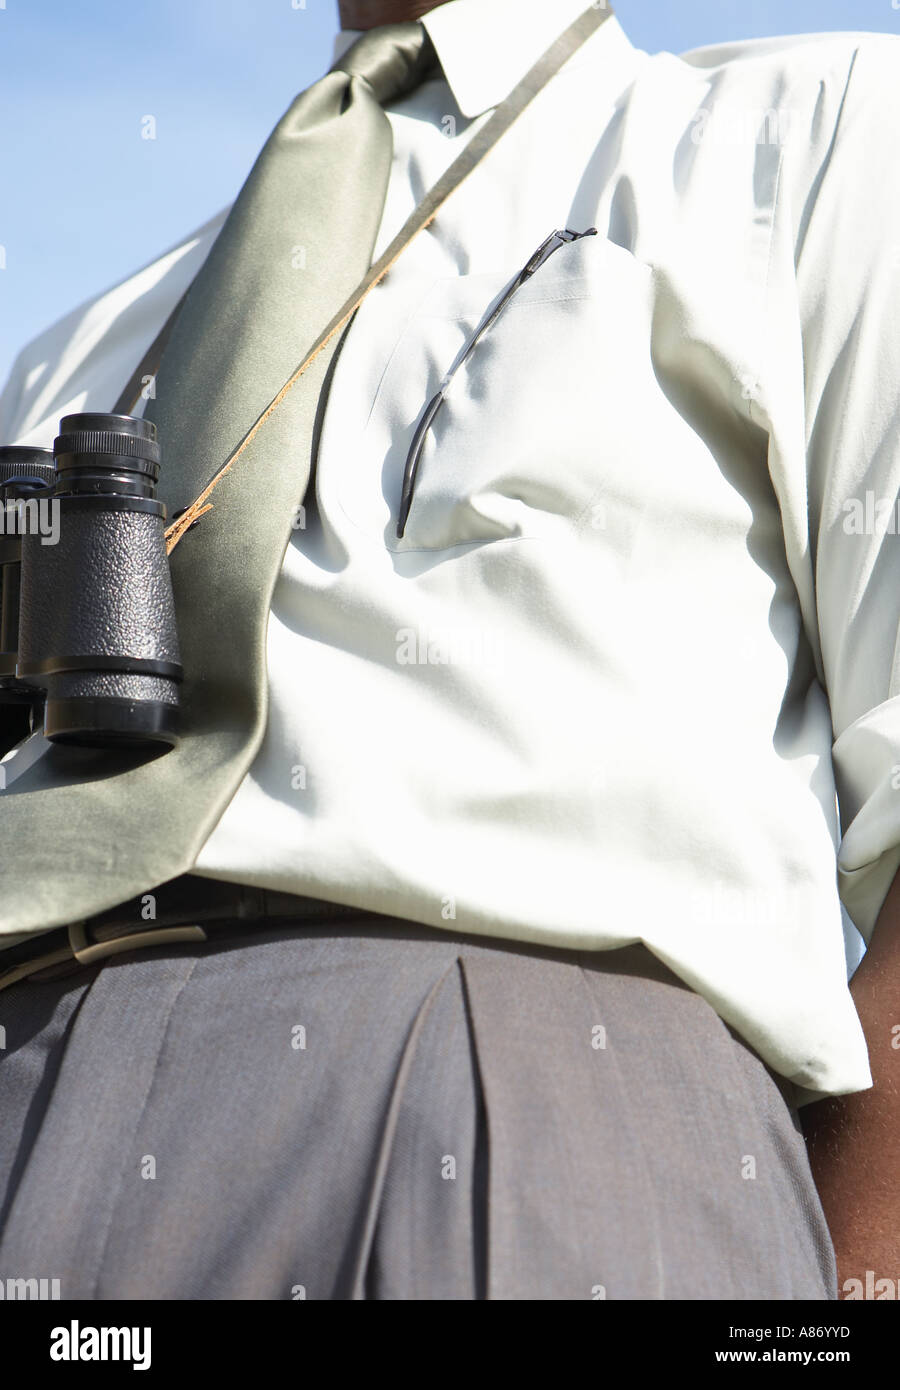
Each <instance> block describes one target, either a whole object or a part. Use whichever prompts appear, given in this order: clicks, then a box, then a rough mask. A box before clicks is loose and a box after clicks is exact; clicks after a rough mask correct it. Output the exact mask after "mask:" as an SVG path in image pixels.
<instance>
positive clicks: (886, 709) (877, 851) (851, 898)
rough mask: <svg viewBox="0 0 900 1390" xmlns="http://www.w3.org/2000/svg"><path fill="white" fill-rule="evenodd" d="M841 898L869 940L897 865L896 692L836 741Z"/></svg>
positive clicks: (899, 706) (899, 699)
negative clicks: (839, 813)
mask: <svg viewBox="0 0 900 1390" xmlns="http://www.w3.org/2000/svg"><path fill="white" fill-rule="evenodd" d="M832 757H833V761H834V771H835V781H836V785H837V792H838V802H839V804H840V810H841V825H842V826H843V827H845V829H844V833H843V838H842V839H841V846H840V850H839V852H838V883H839V890H840V895H841V900H842V902H843V903H844V906H845V907H846V909H847V911H848V912H849V914H850V916H851V917H852V919H853V922H854V923H855V925H856V926H857V928H858V929H859V931H860V932H861V934H862V935H863V937H864V938H865V940H866V941H867V942H868V941H869V939H870V938H871V935H872V932H873V930H874V928H875V923H876V921H877V920H878V914H879V912H880V911H881V908H882V904H883V903H884V900H885V898H886V897H887V894H888V890H889V888H890V886H891V884H892V883H893V881H894V877H895V875H896V873H897V869H898V867H900V695H898V696H894V697H893V698H892V699H890V700H885V702H884V703H883V704H881V705H876V706H875V708H874V709H872V710H869V711H868V712H867V713H866V714H864V715H862V716H861V718H859V719H857V720H856V721H855V723H853V724H851V725H849V727H848V728H846V729H845V730H844V731H843V733H842V734H841V735H840V737H839V738H838V739H837V740H836V741H835V743H834V746H833V750H832Z"/></svg>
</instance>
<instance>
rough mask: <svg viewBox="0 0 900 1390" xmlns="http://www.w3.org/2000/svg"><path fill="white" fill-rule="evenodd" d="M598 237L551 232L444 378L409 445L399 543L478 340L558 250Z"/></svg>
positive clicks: (594, 231) (593, 232) (592, 232)
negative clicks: (434, 431)
mask: <svg viewBox="0 0 900 1390" xmlns="http://www.w3.org/2000/svg"><path fill="white" fill-rule="evenodd" d="M596 235H597V228H596V227H589V228H588V229H587V231H585V232H571V231H569V230H568V228H566V229H565V230H564V231H556V232H551V233H550V235H549V236H548V237H547V239H546V240H545V241H542V242H541V244H540V246H539V247H538V249H537V250H536V251H535V253H534V255H533V256H531V258H530V259H529V260H528V261H527V262H526V263H525V265H524V266H523V267H522V269H521V270H520V271H519V273H518V275H517V276H516V278H515V279H514V280H513V282H512V284H511V285H510V286H509V287H508V289H507V290H506V291H505V293H504V294H503V295H502V296H501V298H500V299H499V300H498V301H497V303H496V304H495V305H494V307H493V309H492V310H491V311H490V313H489V314H487V315H486V316H485V317H484V319H482V321H481V323H480V324H479V325H478V327H477V328H476V330H475V332H474V333H473V334H472V336H471V338H470V339H469V341H468V342H467V343H466V345H465V348H464V349H463V352H462V354H461V355H460V357H459V358H458V359H457V361H456V365H455V366H454V367H452V368H451V370H450V371H449V372H448V373H447V375H446V376H445V377H444V380H443V381H442V382H441V385H440V387H439V389H438V390H437V391H436V392H435V394H434V395H433V396H432V398H431V400H430V401H429V402H428V404H427V405H426V407H425V409H424V411H423V412H422V415H421V418H420V419H419V423H418V424H417V425H416V429H415V433H414V434H413V437H412V443H411V444H410V446H409V453H408V454H407V456H406V466H405V468H404V470H403V489H402V492H401V494H400V511H399V514H398V516H397V538H398V540H400V539H402V538H403V533H404V531H405V530H406V522H407V519H408V517H409V511H410V507H411V506H412V497H413V488H414V486H415V480H416V471H417V469H418V467H419V459H420V457H421V454H422V448H423V446H424V443H425V436H426V435H427V433H428V431H429V429H430V428H431V423H432V421H433V420H434V417H435V415H437V413H438V410H439V409H440V407H441V405H442V403H443V400H444V392H445V391H446V389H447V387H448V386H449V385H450V382H451V380H452V379H453V377H454V376H455V374H456V372H457V371H458V370H459V368H460V367H461V366H462V364H463V363H464V362H465V360H466V358H467V357H468V356H469V354H470V353H471V352H472V350H473V348H474V347H475V346H476V344H477V343H478V340H479V339H480V338H481V337H482V336H483V335H484V334H485V333H486V332H487V331H488V329H489V328H490V327H491V325H492V324H493V323H495V322H496V320H497V319H498V318H499V317H500V315H501V314H502V313H503V310H504V309H505V308H506V306H507V304H508V303H509V301H510V300H511V299H512V297H513V295H514V294H515V292H516V290H518V289H520V288H521V286H522V285H524V283H525V281H526V280H529V279H530V278H531V276H532V275H533V274H534V272H535V271H536V270H538V269H540V267H541V266H542V265H543V264H544V262H545V261H546V260H549V258H550V257H551V256H552V255H553V252H554V251H557V250H558V249H559V247H560V246H564V245H565V244H566V242H569V241H578V240H579V239H580V238H581V237H583V236H596Z"/></svg>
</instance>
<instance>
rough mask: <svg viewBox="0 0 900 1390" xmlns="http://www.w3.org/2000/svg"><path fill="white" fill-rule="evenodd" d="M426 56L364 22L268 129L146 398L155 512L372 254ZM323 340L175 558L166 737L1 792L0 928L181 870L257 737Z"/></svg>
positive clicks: (99, 905)
mask: <svg viewBox="0 0 900 1390" xmlns="http://www.w3.org/2000/svg"><path fill="white" fill-rule="evenodd" d="M435 64H436V57H435V53H434V49H433V48H432V46H431V42H430V40H429V39H428V36H427V34H426V32H425V30H424V28H423V27H422V25H420V24H417V23H403V24H390V25H384V26H381V27H379V28H377V29H373V30H370V31H368V32H367V33H365V34H364V35H363V36H362V37H361V38H359V39H358V40H357V41H356V42H355V43H354V44H353V45H352V46H351V47H350V48H349V49H348V50H347V52H346V53H345V54H344V55H343V57H342V58H341V59H340V60H339V62H338V63H337V64H336V65H335V67H334V68H332V70H331V71H330V72H329V73H327V74H326V75H325V77H323V78H322V79H321V80H320V81H318V82H316V83H315V84H314V86H312V87H310V88H309V89H308V90H307V91H305V92H303V93H302V94H301V95H300V96H299V97H297V99H296V100H295V101H294V103H293V104H292V106H291V107H290V108H289V110H288V111H287V112H286V114H285V115H284V117H283V118H282V119H281V121H279V123H278V125H277V126H276V128H275V130H274V131H273V133H272V135H271V136H270V137H269V139H268V141H267V142H266V144H265V146H264V148H263V150H262V152H261V153H260V155H259V158H258V159H257V161H256V163H255V165H254V167H253V169H252V170H251V173H250V175H249V177H248V179H247V181H246V183H245V185H244V187H243V188H242V190H241V192H240V194H239V196H238V198H237V200H236V202H235V204H234V206H233V207H232V209H231V211H230V212H229V215H228V217H227V219H226V221H225V223H224V225H223V227H222V229H221V231H220V233H219V235H218V237H217V239H216V241H215V243H214V245H213V247H212V250H211V251H210V253H209V256H208V258H207V260H206V262H205V263H204V265H203V266H202V268H201V270H200V272H199V274H198V275H197V278H196V279H195V281H194V283H193V284H192V286H191V288H190V291H189V293H188V295H187V298H186V300H185V303H184V306H183V308H182V310H181V312H180V314H179V317H178V320H177V322H176V324H175V326H174V328H173V331H172V335H171V338H170V340H169V343H168V345H167V347H166V349H165V352H164V354H163V358H162V362H161V365H160V370H159V375H158V380H157V383H156V398H155V400H152V401H150V402H149V403H148V409H147V411H146V414H147V417H148V418H151V419H153V420H155V422H156V425H157V430H158V434H159V440H160V444H161V448H162V460H163V462H162V470H161V474H160V485H159V495H160V496H161V497H162V499H163V500H164V501H165V503H166V505H167V508H168V513H169V517H170V518H171V516H172V515H173V513H174V512H176V511H177V510H179V509H180V508H182V507H185V506H186V505H187V504H188V503H190V502H191V501H192V500H193V498H194V497H195V496H196V495H197V494H198V493H199V492H200V491H201V489H202V488H203V486H204V485H205V484H206V482H207V481H208V480H209V478H210V477H211V476H212V474H213V473H215V472H216V470H217V469H218V468H219V467H220V465H221V464H222V463H223V462H224V461H225V459H226V458H228V456H229V455H230V454H231V452H232V450H233V449H234V448H235V447H236V446H237V444H239V443H240V441H241V439H242V438H243V436H244V435H245V434H246V433H247V431H248V429H249V428H250V426H251V425H252V424H253V422H254V421H255V419H256V418H257V416H258V415H259V414H260V413H261V411H262V410H263V409H264V408H265V406H266V405H267V404H268V402H269V401H270V400H271V399H272V398H273V397H274V396H275V394H276V392H277V391H278V390H279V388H280V387H281V386H282V384H283V383H284V382H285V381H286V380H287V378H288V377H289V376H290V375H291V373H292V371H293V369H294V367H295V366H296V364H297V363H298V362H299V361H301V359H302V357H303V355H304V353H305V351H306V350H307V349H308V348H309V347H311V345H312V344H313V343H314V342H315V339H316V336H317V334H318V333H319V331H320V330H321V329H322V328H323V327H324V326H325V324H326V323H327V322H328V320H329V319H330V318H331V316H332V315H333V314H334V313H335V312H336V311H337V310H338V309H339V308H340V307H341V305H342V304H343V302H344V301H345V299H346V298H347V296H348V295H349V294H350V293H351V292H352V290H353V289H354V287H355V286H356V284H357V283H358V282H359V280H360V279H361V278H362V276H363V275H364V274H365V272H366V270H367V269H368V267H369V265H370V264H371V258H372V251H373V247H374V244H375V239H376V236H377V233H378V228H379V225H380V222H381V216H382V212H383V207H384V200H385V195H386V191H387V183H388V176H389V172H390V165H391V157H392V148H393V142H392V134H391V127H390V122H389V121H388V118H387V116H386V115H385V113H384V111H383V110H382V104H384V103H387V102H390V101H393V100H396V99H397V98H398V97H399V96H401V95H403V94H404V93H406V92H408V91H411V90H412V89H413V88H414V87H415V86H417V85H418V84H419V83H420V82H421V81H422V80H423V79H424V77H425V76H427V75H428V73H429V72H430V71H431V70H432V68H433V67H434V66H435ZM338 341H339V339H338V338H337V337H335V338H333V339H332V340H331V342H330V343H329V344H328V346H327V347H326V348H325V349H324V350H323V351H322V352H320V353H319V354H318V356H317V357H316V358H315V360H314V362H313V363H312V365H311V366H310V367H309V368H308V369H307V371H306V372H305V373H304V375H303V376H302V377H301V378H300V379H299V380H298V381H297V383H296V384H295V385H294V387H293V388H292V390H291V391H290V392H289V393H288V394H287V396H286V397H285V399H284V401H283V402H282V403H281V405H280V406H279V408H278V409H277V410H276V411H274V413H273V414H272V415H271V416H270V417H269V418H268V419H267V420H266V421H265V423H264V425H263V426H262V427H261V428H260V430H259V431H258V433H257V434H256V435H255V436H254V438H253V439H252V441H251V442H250V444H249V445H248V446H247V448H246V449H245V450H244V452H243V454H242V455H241V457H240V459H239V460H238V461H237V462H236V463H235V465H234V467H233V468H232V470H231V471H230V472H229V473H228V474H227V475H226V476H225V477H224V478H223V480H222V482H221V484H220V485H219V487H218V488H217V490H216V494H215V498H214V502H215V505H214V507H213V510H212V511H210V512H208V513H207V514H206V515H205V516H204V517H203V518H202V520H201V521H200V524H199V525H198V526H197V527H196V528H194V529H193V530H192V531H190V532H189V533H188V534H187V535H185V537H184V539H183V540H182V541H181V542H180V543H179V544H178V545H177V546H176V547H175V549H174V550H173V551H172V553H171V556H170V565H171V572H172V583H173V588H174V594H175V608H176V616H177V621H178V630H179V638H180V642H181V651H182V659H183V663H184V667H185V681H184V685H183V686H182V689H181V697H182V710H181V728H182V737H181V741H180V743H179V745H178V746H177V747H176V748H175V749H173V750H172V751H170V752H166V753H164V754H162V755H160V756H158V757H156V758H154V759H152V760H150V761H147V760H142V761H139V760H137V758H136V757H135V755H134V754H125V753H111V752H109V751H103V752H99V751H92V750H88V749H69V748H62V747H60V748H57V747H54V748H52V749H50V750H49V752H48V753H47V754H46V755H45V756H44V757H43V758H42V759H40V760H39V761H38V763H36V764H35V766H34V768H33V769H32V770H31V771H30V772H28V773H25V774H24V775H23V776H22V777H20V778H19V779H18V780H17V781H16V782H14V783H13V784H12V785H11V786H10V787H9V788H8V790H7V791H6V792H5V793H3V801H2V820H0V824H2V830H3V834H2V836H0V917H2V923H3V926H4V927H5V928H6V929H7V930H15V931H27V930H34V929H40V928H43V927H51V926H56V925H59V924H62V923H68V922H70V921H77V920H79V919H81V918H83V917H87V916H91V915H93V914H95V913H97V912H100V911H102V910H103V909H105V908H107V907H111V906H114V905H115V904H117V903H120V902H123V901H125V900H127V899H129V898H132V897H136V896H137V895H139V894H142V893H144V892H146V891H148V890H149V889H151V888H153V887H154V886H156V885H157V884H160V883H163V882H165V881H167V880H168V879H170V878H174V877H176V876H177V875H178V874H181V873H185V872H187V871H189V870H190V869H191V868H192V866H193V864H194V862H195V860H196V856H197V854H198V853H199V851H200V849H201V848H202V846H203V844H204V843H205V841H206V839H207V838H208V836H209V834H210V833H211V831H212V830H213V828H214V826H215V824H216V822H217V821H218V820H219V818H220V816H221V815H222V813H223V811H224V810H225V808H226V806H227V805H228V803H229V801H230V800H231V798H232V796H233V795H234V793H235V791H236V790H237V787H238V786H239V784H240V782H241V780H242V778H243V776H244V774H245V772H246V771H247V769H248V767H249V766H250V763H251V762H252V759H253V757H254V755H255V753H256V751H257V749H258V747H259V745H260V743H261V741H262V737H263V733H264V730H265V721H266V703H267V698H266V697H267V670H266V625H267V618H268V612H269V606H270V602H271V596H272V591H273V589H274V586H275V582H276V579H277V576H278V573H279V570H280V567H281V563H282V560H283V556H284V551H285V548H286V546H287V542H288V538H289V536H290V533H291V523H292V520H293V518H294V516H295V513H296V509H297V507H298V505H299V504H300V503H301V502H302V500H303V496H304V494H305V492H306V487H307V483H308V480H309V473H310V466H311V455H312V447H313V437H314V430H315V425H316V415H317V408H318V405H319V399H320V394H321V393H322V387H323V382H324V380H325V376H326V372H327V368H328V365H329V362H330V360H331V359H332V357H333V355H334V352H335V349H336V347H337V344H338ZM298 752H299V750H298ZM289 775H290V768H285V778H286V785H287V779H288V778H289ZM0 944H2V943H0Z"/></svg>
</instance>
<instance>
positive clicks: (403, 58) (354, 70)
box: [331, 20, 438, 106]
mask: <svg viewBox="0 0 900 1390" xmlns="http://www.w3.org/2000/svg"><path fill="white" fill-rule="evenodd" d="M437 66H438V57H437V54H436V52H435V50H434V45H433V44H432V42H431V39H430V38H429V37H428V32H427V30H426V29H425V26H424V25H423V24H419V23H418V22H417V21H415V20H409V21H404V22H403V23H401V24H380V25H378V26H377V27H376V28H374V29H367V30H366V32H365V33H364V34H361V35H360V37H359V38H358V39H356V40H355V41H354V42H353V43H352V44H351V45H350V47H349V48H348V49H347V51H346V53H344V54H342V55H341V57H340V58H339V59H338V60H337V62H335V63H334V64H333V65H332V67H331V71H332V72H346V73H349V74H350V76H352V77H364V78H365V80H366V81H367V82H368V84H369V86H370V87H371V88H372V91H373V92H374V94H375V98H376V100H377V101H378V102H380V104H381V105H382V106H386V105H387V104H388V103H389V102H392V101H396V100H397V99H398V98H399V97H402V96H405V95H406V93H407V92H411V91H413V89H414V88H416V87H418V85H419V83H420V82H423V81H424V79H425V78H426V76H427V75H428V73H429V72H430V71H431V70H432V69H433V68H436V67H437Z"/></svg>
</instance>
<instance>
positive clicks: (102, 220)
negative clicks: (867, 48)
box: [0, 0, 900, 442]
mask: <svg viewBox="0 0 900 1390" xmlns="http://www.w3.org/2000/svg"><path fill="white" fill-rule="evenodd" d="M613 2H614V6H615V10H616V14H617V16H618V18H619V21H620V22H621V24H622V25H623V27H624V29H625V31H626V32H627V34H628V35H629V37H630V39H631V40H632V42H633V43H635V44H636V45H637V46H638V47H640V48H645V49H648V50H649V51H651V52H652V51H656V50H658V49H668V50H670V51H672V52H676V53H677V52H682V51H684V50H685V49H688V48H694V47H698V46H699V45H701V44H706V43H714V42H717V41H719V40H722V39H737V38H752V37H758V36H760V35H766V34H791V33H807V32H820V31H823V30H834V29H845V30H861V29H868V30H875V31H876V32H878V31H880V32H883V33H900V0H675V2H674V3H673V2H672V0H613ZM547 3H551V4H552V0H547ZM895 5H896V8H895ZM337 28H338V19H337V3H336V0H116V2H115V3H114V0H78V3H72V0H0V131H2V132H3V137H2V143H0V180H2V182H0V188H2V198H0V247H2V248H3V253H2V254H0V265H3V262H4V261H5V266H4V268H2V269H0V383H2V382H3V381H4V380H5V378H6V375H7V373H8V370H9V367H10V365H11V363H12V360H13V358H14V356H15V354H16V352H17V351H18V349H19V348H20V347H21V346H22V345H23V344H24V343H26V342H28V341H29V339H31V338H32V337H34V335H35V334H36V333H38V332H39V331H40V330H41V329H43V328H44V327H46V326H47V325H48V324H50V323H52V322H53V321H54V320H56V319H58V318H60V317H61V316H62V315H63V314H64V313H66V312H68V311H69V310H70V309H72V308H74V307H75V305H77V304H80V303H81V302H82V301H83V300H85V299H88V298H90V297H91V296H92V295H94V294H97V293H98V292H99V291H101V290H103V289H106V288H107V287H109V286H110V285H113V284H115V283H116V282H117V281H118V280H121V279H122V278H123V277H125V276H126V275H128V274H130V273H131V272H132V271H134V270H136V269H137V268H138V267H139V266H141V265H144V264H145V263H146V262H148V261H150V260H153V259H154V258H155V257H156V256H157V255H159V254H160V253H161V252H162V251H164V250H166V249H167V248H168V247H169V246H171V245H173V244H175V243H176V242H178V241H180V240H181V239H182V238H183V237H184V236H185V235H186V234H187V233H189V232H190V231H192V230H193V229H194V228H195V227H197V226H199V225H200V224H201V223H202V222H204V221H206V219H207V218H209V217H211V216H212V215H213V213H215V212H217V211H218V210H219V209H220V208H222V207H224V206H225V205H226V204H227V203H230V202H231V200H232V199H233V197H234V195H235V193H236V192H237V190H238V189H239V188H240V185H241V183H242V182H243V180H244V178H245V176H246V174H247V171H248V170H249V168H250V166H251V165H252V163H253V160H254V158H255V156H256V154H257V152H258V150H259V148H260V146H261V145H262V143H263V141H264V140H265V138H266V136H267V135H268V133H269V131H270V130H271V128H272V126H273V125H274V124H275V122H276V121H277V120H278V118H279V117H280V116H281V114H282V113H283V111H284V110H285V108H286V107H287V105H288V104H289V103H290V101H291V99H292V97H293V96H294V95H295V94H296V92H298V91H301V90H302V89H303V88H304V87H306V86H308V85H309V83H310V82H312V81H314V80H315V78H316V77H318V76H319V75H320V74H321V73H322V72H324V71H325V69H326V68H327V67H328V65H329V63H330V61H331V45H332V38H333V36H334V34H335V32H336V31H337ZM148 114H152V115H153V116H154V117H155V120H156V139H154V140H146V139H142V138H141V122H142V118H143V117H144V116H146V115H148ZM131 365H132V364H130V363H129V364H124V371H123V379H124V376H127V375H128V371H130V369H131ZM0 442H2V441H0Z"/></svg>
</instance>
